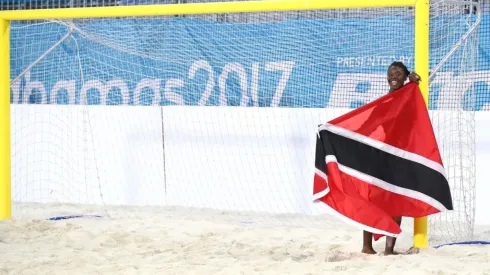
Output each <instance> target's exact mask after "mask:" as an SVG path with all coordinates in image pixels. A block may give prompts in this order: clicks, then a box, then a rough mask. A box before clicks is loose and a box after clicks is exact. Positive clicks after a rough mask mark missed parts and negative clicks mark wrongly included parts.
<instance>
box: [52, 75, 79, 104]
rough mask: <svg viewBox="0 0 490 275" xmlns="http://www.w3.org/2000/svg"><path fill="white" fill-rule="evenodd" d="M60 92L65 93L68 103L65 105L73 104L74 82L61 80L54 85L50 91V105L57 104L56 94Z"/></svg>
mask: <svg viewBox="0 0 490 275" xmlns="http://www.w3.org/2000/svg"><path fill="white" fill-rule="evenodd" d="M62 90H66V91H67V94H68V95H67V96H68V102H67V104H75V80H61V81H58V82H56V84H54V86H53V88H52V89H51V98H50V101H51V104H58V102H57V98H58V93H59V92H60V91H62Z"/></svg>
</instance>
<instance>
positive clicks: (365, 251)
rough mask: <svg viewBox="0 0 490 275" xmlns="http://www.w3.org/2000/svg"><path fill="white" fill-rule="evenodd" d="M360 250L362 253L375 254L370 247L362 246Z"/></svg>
mask: <svg viewBox="0 0 490 275" xmlns="http://www.w3.org/2000/svg"><path fill="white" fill-rule="evenodd" d="M361 252H362V253H364V254H376V251H374V249H373V248H372V247H363V248H362V251H361Z"/></svg>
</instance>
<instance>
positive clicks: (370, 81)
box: [327, 73, 389, 108]
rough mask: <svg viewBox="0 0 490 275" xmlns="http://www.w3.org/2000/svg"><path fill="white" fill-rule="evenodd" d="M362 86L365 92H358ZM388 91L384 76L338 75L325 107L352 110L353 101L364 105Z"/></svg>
mask: <svg viewBox="0 0 490 275" xmlns="http://www.w3.org/2000/svg"><path fill="white" fill-rule="evenodd" d="M362 84H364V85H363V86H365V87H362V88H363V89H365V90H358V89H359V86H361V85H362ZM358 85H359V86H358ZM356 89H357V90H356ZM388 91H389V88H388V84H387V83H386V75H384V74H347V73H346V74H338V75H337V79H336V81H335V84H334V86H333V89H332V92H331V93H330V99H329V100H328V105H327V107H330V108H352V106H351V105H352V103H353V101H358V102H359V103H360V104H365V103H368V102H370V101H372V100H374V99H376V98H378V97H380V96H383V95H385V94H387V93H388Z"/></svg>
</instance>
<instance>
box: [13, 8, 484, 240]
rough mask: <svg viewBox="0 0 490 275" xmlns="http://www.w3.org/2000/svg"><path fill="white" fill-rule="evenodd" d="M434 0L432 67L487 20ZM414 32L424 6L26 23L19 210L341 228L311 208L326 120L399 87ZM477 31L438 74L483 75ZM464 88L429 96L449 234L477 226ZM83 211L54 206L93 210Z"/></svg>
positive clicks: (16, 30)
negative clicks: (203, 212) (477, 65)
mask: <svg viewBox="0 0 490 275" xmlns="http://www.w3.org/2000/svg"><path fill="white" fill-rule="evenodd" d="M433 9H434V11H435V13H434V15H433V22H431V26H432V28H431V39H432V40H431V65H432V66H433V67H434V66H436V65H437V64H439V63H440V61H441V60H443V56H444V54H446V53H448V52H450V50H451V49H452V48H453V47H454V46H455V45H456V43H457V42H459V38H461V37H462V35H464V33H465V32H466V31H467V30H468V29H469V28H470V27H471V26H472V24H473V23H474V21H471V22H473V23H471V22H470V20H474V18H475V15H473V14H464V13H463V12H462V11H463V8H462V6H460V5H451V6H450V7H449V6H446V5H438V6H437V5H436V6H434V8H433ZM468 22H470V23H468ZM413 38H414V14H413V9H411V8H383V9H355V10H328V11H311V12H296V11H293V12H277V13H256V14H247V13H244V14H223V15H214V14H213V15H203V16H174V17H145V18H118V19H106V18H104V19H84V20H67V21H61V20H56V21H35V22H32V21H31V22H15V23H12V28H11V66H12V72H11V76H12V80H13V81H12V91H11V92H12V95H11V100H12V103H13V105H12V109H13V112H12V184H13V200H14V208H13V209H14V213H13V214H14V215H21V214H22V213H23V209H24V208H23V205H25V204H24V203H32V202H39V203H75V204H93V205H98V206H101V207H102V208H97V207H95V206H94V208H93V212H94V213H96V214H100V215H111V213H113V212H112V210H111V209H113V208H112V207H117V206H118V205H138V206H178V207H193V208H194V209H193V210H192V209H191V208H189V209H188V210H187V211H189V213H190V212H191V211H198V210H197V209H202V208H212V209H217V210H221V211H235V212H238V213H240V215H239V218H238V219H239V220H240V221H247V222H254V223H259V222H260V223H265V224H268V225H273V224H276V222H278V221H279V222H280V223H281V224H291V225H295V226H315V227H321V228H325V229H328V228H333V227H334V226H336V225H335V224H332V220H331V219H327V218H325V217H324V216H322V217H316V216H314V215H313V214H317V212H316V210H315V208H314V207H313V203H312V183H313V174H314V149H315V148H314V147H315V131H316V129H317V126H318V125H319V124H321V123H324V122H325V121H327V120H329V119H332V118H334V117H336V116H338V115H340V114H342V113H344V112H346V111H348V110H350V109H352V108H356V107H358V106H361V105H363V104H365V103H367V102H369V101H371V100H374V99H376V98H378V97H380V96H382V95H384V94H386V93H387V92H388V90H389V87H388V85H387V83H386V70H387V68H388V66H389V65H390V64H391V63H392V62H393V61H402V62H403V63H404V64H405V65H407V67H408V68H409V69H410V70H413V68H414V59H413V57H414V52H413V51H414V41H413ZM465 41H466V42H465V44H464V47H461V48H460V49H458V50H457V52H456V54H453V55H451V57H450V58H449V59H448V60H449V61H450V62H449V61H447V60H446V61H444V65H443V66H442V68H441V70H440V71H438V72H436V73H435V76H436V78H434V81H433V83H436V80H438V78H437V77H438V76H439V75H443V74H445V73H446V72H451V73H454V74H458V75H459V74H462V73H466V72H468V71H470V70H471V68H472V67H471V64H470V63H471V62H474V60H473V59H472V57H473V56H474V54H475V51H476V47H474V45H473V40H471V39H467V40H465ZM462 53H464V54H462ZM442 81H443V83H444V85H448V84H450V83H449V82H448V79H444V80H442ZM451 83H452V82H451ZM433 87H434V85H432V86H431V88H432V90H431V92H432V91H433V90H434V88H433ZM451 87H453V86H451ZM464 88H465V89H466V88H467V86H464ZM465 89H463V86H461V87H460V86H458V87H453V89H451V95H454V96H452V97H449V99H446V101H444V102H447V104H449V105H448V106H449V107H446V105H441V102H442V101H441V99H440V98H434V97H431V104H432V105H431V106H432V108H433V109H437V110H435V113H434V115H433V117H434V124H435V128H436V132H437V133H438V137H439V142H440V147H441V151H442V152H443V156H444V162H445V165H446V167H447V170H448V174H449V176H450V181H451V184H452V187H453V189H452V191H453V199H454V202H455V207H456V210H455V211H454V212H453V213H451V214H448V215H445V216H441V217H435V218H434V219H431V221H434V222H435V225H434V227H432V228H434V230H433V231H432V232H431V234H432V236H434V237H436V238H435V239H434V240H436V242H442V241H454V240H457V239H465V238H469V237H471V232H472V226H473V221H474V214H473V212H474V207H473V201H474V181H475V175H474V156H475V152H474V119H473V115H474V114H473V112H472V111H471V106H470V109H469V110H468V109H465V110H463V109H462V107H461V106H462V105H461V104H462V103H461V102H462V97H461V95H462V94H463V92H464V91H465ZM465 102H467V101H465ZM445 104H446V103H445ZM451 104H452V105H451ZM443 106H444V107H443ZM465 106H466V105H465ZM325 107H326V108H325ZM439 110H443V111H439ZM468 118H469V122H468ZM448 127H449V128H448ZM461 127H467V128H466V129H467V131H466V132H463V130H462V129H461ZM452 131H457V132H455V133H461V134H464V136H462V135H460V136H461V137H460V138H458V137H457V135H456V134H454V135H453V134H452V133H453V132H452ZM448 133H451V134H450V135H448ZM456 148H458V149H457V150H456ZM453 171H454V173H453ZM461 186H464V189H461V188H460V187H461ZM80 209H81V208H80ZM97 209H103V211H99V210H97ZM77 211H81V210H77V208H76V207H75V208H70V211H61V210H60V211H58V212H60V213H50V214H52V215H66V214H87V213H73V212H77ZM84 211H85V210H84ZM65 212H66V213H65ZM251 212H254V213H259V214H260V216H259V215H256V214H254V215H253V216H252V214H250V215H249V214H246V213H251ZM128 215H130V213H128ZM293 215H295V216H299V217H301V218H300V219H292V216H293ZM404 225H405V226H404V228H405V229H407V232H408V234H410V231H411V226H410V221H408V223H404ZM431 226H432V224H431ZM447 231H449V233H450V234H449V235H444V234H442V232H444V233H447Z"/></svg>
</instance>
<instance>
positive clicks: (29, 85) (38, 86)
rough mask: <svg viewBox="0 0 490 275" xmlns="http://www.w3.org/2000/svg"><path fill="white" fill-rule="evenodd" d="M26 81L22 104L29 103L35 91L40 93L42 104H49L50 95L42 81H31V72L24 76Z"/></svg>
mask: <svg viewBox="0 0 490 275" xmlns="http://www.w3.org/2000/svg"><path fill="white" fill-rule="evenodd" d="M24 79H25V81H26V86H25V88H24V94H23V98H22V101H21V102H22V103H29V98H30V97H31V95H32V92H33V91H36V90H37V91H38V93H40V94H41V102H39V103H41V104H46V103H48V95H47V94H46V88H45V87H44V84H43V83H42V82H41V81H31V72H30V71H27V72H26V73H25V75H24Z"/></svg>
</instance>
